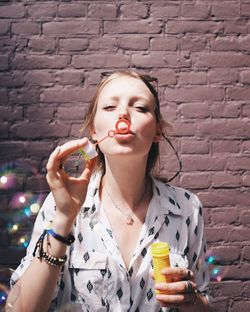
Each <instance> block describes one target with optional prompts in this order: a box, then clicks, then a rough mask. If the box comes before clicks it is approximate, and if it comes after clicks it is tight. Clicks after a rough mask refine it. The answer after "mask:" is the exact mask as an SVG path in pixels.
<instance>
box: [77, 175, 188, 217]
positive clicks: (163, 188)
mask: <svg viewBox="0 0 250 312" xmlns="http://www.w3.org/2000/svg"><path fill="white" fill-rule="evenodd" d="M101 177H102V174H101V172H96V173H94V174H93V175H92V177H91V179H90V183H89V186H88V192H87V197H86V200H85V202H84V204H83V206H82V208H81V214H82V215H84V216H85V215H86V214H95V213H96V212H97V211H96V209H97V208H98V207H96V206H95V202H99V186H100V181H101ZM152 187H153V197H156V199H157V201H158V202H159V204H160V206H161V209H159V211H158V213H160V214H162V215H164V216H165V215H166V214H174V215H179V216H181V215H182V214H183V212H182V209H181V207H180V205H179V203H178V198H177V196H176V192H175V188H174V187H172V186H169V185H166V184H164V183H163V182H161V181H159V180H157V179H156V178H153V177H152ZM96 199H97V200H96Z"/></svg>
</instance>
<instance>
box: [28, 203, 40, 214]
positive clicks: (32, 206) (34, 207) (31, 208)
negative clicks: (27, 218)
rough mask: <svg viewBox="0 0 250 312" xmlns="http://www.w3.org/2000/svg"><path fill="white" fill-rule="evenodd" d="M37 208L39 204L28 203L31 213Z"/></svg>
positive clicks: (37, 209) (35, 211)
mask: <svg viewBox="0 0 250 312" xmlns="http://www.w3.org/2000/svg"><path fill="white" fill-rule="evenodd" d="M39 209H40V205H39V204H37V203H34V204H32V205H30V211H31V212H32V213H38V211H39Z"/></svg>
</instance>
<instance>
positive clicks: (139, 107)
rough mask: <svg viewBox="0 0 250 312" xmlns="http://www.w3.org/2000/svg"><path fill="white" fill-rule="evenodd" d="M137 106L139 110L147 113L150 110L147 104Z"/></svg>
mask: <svg viewBox="0 0 250 312" xmlns="http://www.w3.org/2000/svg"><path fill="white" fill-rule="evenodd" d="M135 108H136V109H137V110H138V111H139V112H142V113H147V112H148V111H149V110H148V108H147V107H145V106H140V105H136V106H135Z"/></svg>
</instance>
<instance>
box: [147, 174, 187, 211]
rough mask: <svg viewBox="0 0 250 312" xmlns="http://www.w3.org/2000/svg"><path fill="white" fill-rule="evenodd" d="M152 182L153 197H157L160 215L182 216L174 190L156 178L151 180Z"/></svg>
mask: <svg viewBox="0 0 250 312" xmlns="http://www.w3.org/2000/svg"><path fill="white" fill-rule="evenodd" d="M152 180H153V188H154V193H155V196H157V197H158V200H159V203H160V206H161V209H160V211H161V213H162V214H163V215H166V214H174V215H178V216H182V215H183V211H182V209H181V207H180V205H179V203H178V198H177V196H176V192H175V188H174V187H172V186H170V185H166V184H164V183H163V182H161V181H159V180H157V179H156V178H152Z"/></svg>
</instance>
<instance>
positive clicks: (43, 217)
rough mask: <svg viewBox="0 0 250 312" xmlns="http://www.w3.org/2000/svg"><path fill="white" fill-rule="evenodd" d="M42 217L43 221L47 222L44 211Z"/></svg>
mask: <svg viewBox="0 0 250 312" xmlns="http://www.w3.org/2000/svg"><path fill="white" fill-rule="evenodd" d="M41 216H42V219H43V221H44V220H45V214H44V211H42V213H41Z"/></svg>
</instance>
